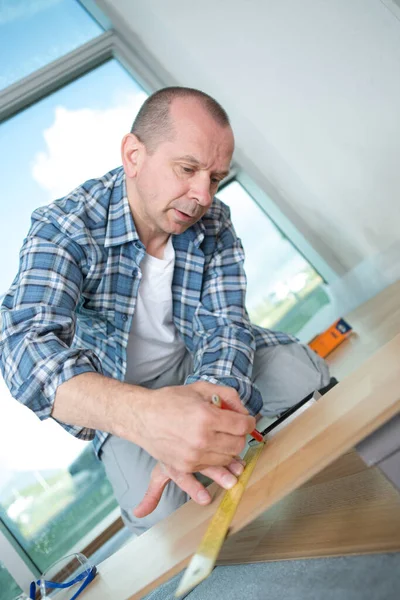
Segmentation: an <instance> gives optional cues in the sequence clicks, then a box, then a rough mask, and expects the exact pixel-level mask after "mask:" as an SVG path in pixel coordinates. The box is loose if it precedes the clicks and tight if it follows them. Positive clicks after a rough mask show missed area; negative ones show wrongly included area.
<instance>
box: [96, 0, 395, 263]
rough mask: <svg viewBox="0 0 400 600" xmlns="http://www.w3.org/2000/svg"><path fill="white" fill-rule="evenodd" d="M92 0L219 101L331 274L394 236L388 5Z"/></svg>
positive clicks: (242, 152) (248, 159)
mask: <svg viewBox="0 0 400 600" xmlns="http://www.w3.org/2000/svg"><path fill="white" fill-rule="evenodd" d="M385 1H386V3H387V4H388V5H389V6H390V0H385ZM97 3H98V4H99V5H100V6H102V5H103V6H105V7H106V9H107V11H108V12H109V14H110V15H111V16H112V14H113V11H116V13H114V16H115V14H119V16H120V17H122V19H123V21H124V23H125V24H128V25H129V28H130V30H131V31H132V32H134V33H135V34H136V35H138V36H139V37H140V39H141V41H142V42H143V44H144V45H145V46H146V47H147V48H148V49H149V51H150V52H151V53H152V54H153V56H154V57H155V58H156V60H158V61H159V63H160V64H161V66H162V67H163V68H164V69H165V70H166V71H168V72H169V74H170V76H171V77H170V81H166V82H165V83H171V82H178V83H179V84H181V85H191V86H194V87H198V88H200V89H203V90H204V91H207V92H209V93H210V94H212V95H214V96H215V97H216V98H217V99H218V100H219V101H220V102H221V103H222V104H223V106H224V107H225V108H226V109H227V111H228V113H229V114H230V116H231V119H232V122H233V127H234V130H235V133H236V140H237V147H238V158H239V160H240V161H241V162H242V163H243V164H244V166H245V167H246V168H247V170H248V172H249V173H250V175H252V176H253V177H254V178H255V179H256V180H257V182H258V183H259V184H261V185H262V186H263V187H264V188H265V189H266V190H267V191H268V192H269V193H270V196H271V197H272V198H273V200H274V201H275V202H276V203H277V204H278V205H279V206H280V208H281V210H282V211H283V212H284V213H285V214H286V215H287V216H288V217H289V218H290V219H291V220H292V221H293V222H294V224H295V225H296V226H297V227H298V229H299V230H300V231H301V232H302V233H303V234H304V235H305V236H306V237H307V238H308V239H309V241H310V242H311V243H312V244H313V245H314V247H315V248H316V249H317V250H318V251H319V252H320V253H322V255H324V256H325V258H328V260H329V261H330V262H331V264H332V265H333V266H336V267H338V265H339V270H340V265H341V266H342V270H343V271H347V270H349V269H351V268H353V267H355V266H356V265H357V264H359V263H360V262H361V261H363V260H365V259H367V258H368V257H371V256H373V255H374V254H376V253H380V252H383V251H384V250H385V248H386V247H388V246H389V245H390V244H392V243H393V242H394V241H395V240H397V239H399V238H400V233H399V232H400V167H399V162H400V22H399V20H398V19H397V18H396V15H395V14H393V13H392V12H391V11H390V10H389V8H388V6H386V5H385V4H383V3H382V2H381V1H380V0H352V1H349V0H330V1H328V0H302V1H301V2H299V0H202V1H201V2H188V1H187V0H167V1H164V0H146V1H144V0H143V1H141V2H138V1H135V2H132V1H130V0H98V1H97ZM394 10H395V8H394ZM115 23H116V24H117V26H118V19H116V20H115Z"/></svg>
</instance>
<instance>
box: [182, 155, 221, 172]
mask: <svg viewBox="0 0 400 600" xmlns="http://www.w3.org/2000/svg"><path fill="white" fill-rule="evenodd" d="M175 160H177V161H179V160H182V161H185V162H188V163H191V164H192V165H194V166H196V167H205V164H204V163H202V162H200V161H199V160H198V159H197V158H196V157H195V156H192V155H191V154H185V155H184V156H178V157H177V158H176V159H175ZM214 175H221V177H226V176H227V175H229V169H228V171H214Z"/></svg>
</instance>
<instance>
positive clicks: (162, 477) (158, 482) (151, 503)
mask: <svg viewBox="0 0 400 600" xmlns="http://www.w3.org/2000/svg"><path fill="white" fill-rule="evenodd" d="M169 480H170V477H169V475H168V471H167V470H166V469H165V468H164V469H163V467H162V465H161V464H160V463H157V464H156V466H155V467H154V469H153V471H152V473H151V477H150V483H149V487H148V488H147V490H146V492H145V495H144V497H143V499H142V501H141V502H140V503H139V504H138V505H137V506H136V508H135V509H134V511H133V514H134V515H135V517H137V518H138V519H142V518H143V517H146V516H147V515H149V514H150V513H152V512H153V510H155V509H156V508H157V506H158V503H159V502H160V499H161V496H162V493H163V491H164V488H165V486H166V485H167V483H168V482H169Z"/></svg>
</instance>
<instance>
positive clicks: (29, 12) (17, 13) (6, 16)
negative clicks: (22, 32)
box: [0, 0, 61, 25]
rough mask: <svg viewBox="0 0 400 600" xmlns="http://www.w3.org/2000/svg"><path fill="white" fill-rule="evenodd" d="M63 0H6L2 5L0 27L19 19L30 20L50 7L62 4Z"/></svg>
mask: <svg viewBox="0 0 400 600" xmlns="http://www.w3.org/2000/svg"><path fill="white" fill-rule="evenodd" d="M60 2H61V0H36V2H27V1H26V0H4V1H3V2H2V3H1V13H0V25H1V24H2V23H10V22H11V21H15V20H17V19H29V18H30V17H32V16H33V15H34V14H36V13H38V12H40V11H42V10H46V9H47V8H49V6H53V5H54V4H60Z"/></svg>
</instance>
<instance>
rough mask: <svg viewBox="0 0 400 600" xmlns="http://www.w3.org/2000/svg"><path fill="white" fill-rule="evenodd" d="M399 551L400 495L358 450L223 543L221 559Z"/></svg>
mask: <svg viewBox="0 0 400 600" xmlns="http://www.w3.org/2000/svg"><path fill="white" fill-rule="evenodd" d="M391 551H400V495H399V494H398V493H397V491H396V490H395V489H394V488H393V487H392V485H391V484H390V483H389V482H388V481H387V480H386V478H385V477H384V476H383V474H382V473H381V472H380V471H379V470H378V469H376V468H374V469H368V468H367V467H366V465H365V463H364V462H363V461H362V459H361V458H360V457H359V456H358V454H357V453H356V452H355V451H354V450H353V451H351V452H349V453H347V454H345V455H344V456H342V457H340V458H339V459H338V460H337V461H335V462H334V463H333V464H332V465H330V466H329V467H327V468H326V469H324V471H322V472H321V473H320V474H318V475H317V476H316V477H313V479H312V480H310V481H309V482H307V483H306V484H305V485H303V486H301V488H299V489H297V490H295V491H293V492H292V493H291V494H289V495H288V496H287V497H286V498H284V499H282V500H281V501H280V502H278V503H277V504H276V505H275V506H273V507H271V508H270V509H269V510H267V511H266V512H264V513H263V514H262V515H261V516H259V517H258V518H257V519H255V520H254V521H252V522H251V523H250V524H249V525H248V526H247V527H245V528H244V529H242V530H241V531H239V532H238V533H236V534H235V535H233V536H231V537H230V538H229V539H228V540H227V542H226V543H225V545H224V546H223V549H222V552H221V555H220V559H219V561H218V564H224V565H226V564H237V563H246V562H261V561H267V560H282V559H291V558H296V559H298V558H310V557H320V556H338V555H343V554H355V553H356V554H361V553H367V552H391Z"/></svg>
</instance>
